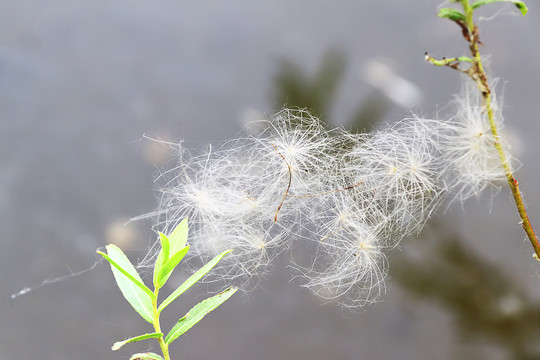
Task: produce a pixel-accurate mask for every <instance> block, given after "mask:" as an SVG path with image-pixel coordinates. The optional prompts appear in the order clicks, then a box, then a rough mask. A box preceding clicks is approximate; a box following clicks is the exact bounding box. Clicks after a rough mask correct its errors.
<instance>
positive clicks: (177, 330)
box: [165, 288, 237, 344]
mask: <svg viewBox="0 0 540 360" xmlns="http://www.w3.org/2000/svg"><path fill="white" fill-rule="evenodd" d="M236 290H237V289H236V288H228V289H227V290H225V291H223V292H220V293H219V294H217V295H215V296H212V297H211V298H208V299H206V300H203V301H201V302H200V303H198V304H197V305H195V306H194V307H193V308H192V309H191V310H189V312H188V313H187V314H186V315H185V316H184V317H183V318H181V319H180V320H179V321H178V323H176V325H175V326H174V327H173V328H172V329H171V331H170V332H169V333H168V334H167V336H165V343H166V344H170V343H172V342H173V341H174V340H176V339H177V338H178V337H179V336H180V335H182V334H183V333H185V332H186V331H188V330H189V329H191V327H193V325H195V324H196V323H198V322H199V321H201V320H202V318H204V316H205V315H206V314H208V313H209V312H211V311H212V310H214V309H215V308H217V307H218V306H219V305H221V304H223V303H224V302H225V301H226V300H227V299H229V298H230V297H231V296H232V295H233V294H234V293H235V292H236Z"/></svg>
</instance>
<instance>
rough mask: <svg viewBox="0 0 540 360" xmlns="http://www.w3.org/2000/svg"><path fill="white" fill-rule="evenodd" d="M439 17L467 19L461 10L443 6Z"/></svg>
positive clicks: (458, 19)
mask: <svg viewBox="0 0 540 360" xmlns="http://www.w3.org/2000/svg"><path fill="white" fill-rule="evenodd" d="M437 16H438V17H442V18H447V19H450V20H453V21H465V14H463V13H462V12H461V11H459V10H456V9H451V8H442V9H440V10H439V13H438V14H437Z"/></svg>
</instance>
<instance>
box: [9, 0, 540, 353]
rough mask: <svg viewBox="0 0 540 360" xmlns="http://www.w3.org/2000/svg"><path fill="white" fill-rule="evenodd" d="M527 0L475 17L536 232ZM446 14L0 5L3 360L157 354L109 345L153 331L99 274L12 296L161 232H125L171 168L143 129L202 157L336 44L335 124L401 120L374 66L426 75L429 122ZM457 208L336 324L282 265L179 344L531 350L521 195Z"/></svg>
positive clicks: (450, 89)
mask: <svg viewBox="0 0 540 360" xmlns="http://www.w3.org/2000/svg"><path fill="white" fill-rule="evenodd" d="M529 3H530V4H529V7H530V13H529V14H528V15H527V16H526V17H524V18H521V17H520V16H517V15H516V14H515V13H514V12H513V9H512V8H511V7H506V8H503V9H504V11H503V12H502V13H501V14H500V15H499V17H497V19H495V20H489V21H488V20H484V21H482V22H481V32H482V41H483V42H484V44H485V46H484V47H483V49H482V51H484V52H485V53H490V54H492V55H493V58H492V67H491V72H492V73H493V74H494V75H496V76H498V77H500V78H501V79H502V81H501V84H504V86H503V87H504V93H505V104H506V105H507V106H506V107H505V110H504V111H505V115H506V123H507V130H508V132H509V134H510V135H511V137H512V139H513V140H512V141H513V146H514V150H515V152H516V153H517V156H518V157H519V159H520V160H521V161H522V162H523V164H524V165H523V167H522V168H521V169H520V170H519V172H518V174H517V175H518V179H520V183H521V187H522V190H523V191H524V193H525V197H526V200H527V203H528V207H529V215H530V216H531V218H532V219H533V223H534V222H536V223H537V224H540V205H539V204H540V189H539V188H538V187H537V186H535V185H536V179H537V178H538V176H539V175H540V174H539V169H540V163H539V161H538V157H537V155H536V154H537V153H538V152H539V151H540V142H538V141H537V137H538V134H539V130H540V123H539V122H538V121H536V118H537V113H538V111H537V107H538V101H537V98H538V94H539V93H540V85H539V84H540V72H539V71H538V69H537V64H538V63H539V62H540V47H539V46H538V40H537V38H538V34H539V33H540V6H539V5H538V4H537V3H536V2H534V1H529ZM437 5H439V4H438V2H436V1H428V0H411V1H406V2H405V1H390V0H381V1H371V2H366V1H341V2H339V3H332V4H330V3H329V2H325V1H307V0H303V1H284V0H281V1H266V2H253V1H247V0H246V1H227V2H225V1H217V0H214V1H204V2H188V1H178V0H176V1H173V0H163V1H159V2H148V1H142V0H130V1H124V0H108V1H104V0H94V1H66V0H48V1H47V0H45V1H37V0H2V1H0V8H1V9H2V11H0V109H1V114H2V115H1V116H2V117H1V120H0V169H1V171H0V241H1V244H2V252H1V253H0V260H1V261H0V264H1V265H0V266H1V267H0V269H1V273H2V276H1V277H0V289H2V290H1V294H2V296H1V297H0V324H1V325H0V359H2V360H3V359H6V360H7V359H20V360H26V359H33V358H40V359H51V360H52V359H55V360H57V359H110V358H115V357H116V358H126V357H128V356H129V354H130V353H132V352H135V351H136V350H145V349H147V348H148V347H147V346H146V345H133V346H131V347H130V348H129V349H126V350H122V351H121V352H120V354H116V353H111V351H110V345H111V344H112V342H113V341H114V340H118V339H122V338H125V337H128V336H131V335H135V334H137V333H140V332H142V331H145V330H147V328H146V327H145V323H144V321H142V320H140V319H138V315H137V314H136V313H135V312H134V311H133V310H132V309H130V308H129V305H128V304H127V303H126V302H125V301H124V300H123V299H122V298H121V295H120V292H119V291H118V290H117V289H116V288H115V285H114V283H113V280H112V276H111V275H110V270H109V268H108V266H106V265H105V264H101V265H100V266H98V267H97V268H96V269H95V270H93V271H91V272H88V273H85V274H83V275H80V276H78V277H74V278H71V279H69V280H67V281H63V282H58V283H54V284H51V285H46V286H43V287H40V288H37V289H36V290H34V291H31V292H30V293H28V294H26V295H24V296H21V297H19V298H17V299H15V300H11V299H10V298H9V295H10V294H12V293H15V292H17V291H19V290H20V289H22V288H24V287H26V286H29V287H35V286H36V285H38V286H39V284H40V283H42V281H43V280H46V279H54V278H56V277H58V276H63V275H66V274H69V273H71V272H78V271H81V270H84V269H87V268H90V267H91V266H92V265H93V264H94V263H95V261H97V260H98V259H97V256H96V255H95V249H96V248H97V247H99V246H103V245H104V244H106V243H107V241H111V239H114V240H116V241H118V242H121V243H122V246H123V247H124V248H125V249H129V250H130V251H129V254H130V255H133V259H134V260H136V259H137V258H138V257H140V256H142V254H144V250H145V248H146V247H147V246H148V244H149V241H150V240H151V239H152V238H153V235H152V233H151V232H150V230H149V228H150V223H145V222H141V223H137V224H134V225H132V226H129V227H124V226H122V225H121V224H123V222H124V221H125V219H128V218H130V217H133V216H137V215H140V214H142V213H145V212H148V211H151V210H152V209H154V208H155V206H156V205H157V200H156V192H155V189H154V185H153V176H154V175H155V173H156V171H157V170H156V167H154V166H153V165H152V164H151V163H152V162H160V161H162V160H163V153H162V152H161V151H160V149H159V147H157V148H156V147H155V146H154V145H152V143H151V142H149V141H146V140H143V136H144V135H145V134H146V135H148V136H152V137H159V138H162V139H169V140H180V139H184V140H185V143H186V144H187V145H188V146H192V147H201V146H204V145H205V144H207V143H209V142H213V143H219V142H220V141H224V140H227V139H229V138H231V137H233V136H234V135H235V134H236V133H237V132H238V131H239V129H240V127H241V124H242V122H243V121H245V120H246V119H247V120H249V119H253V118H256V117H258V116H261V115H262V116H264V115H268V114H271V113H272V112H273V111H275V110H276V109H277V108H279V106H281V104H278V103H277V102H278V101H281V102H287V103H288V104H290V105H296V104H294V103H295V102H296V99H292V95H290V93H288V92H286V91H285V90H286V89H287V87H286V86H284V84H283V82H281V83H280V81H279V74H287V71H286V70H287V68H286V67H287V66H291V64H293V65H292V66H293V68H294V66H296V67H297V68H298V69H300V70H302V71H303V72H304V73H305V78H306V79H311V78H313V77H314V76H315V75H316V73H317V71H318V69H321V66H322V65H321V64H324V59H325V56H327V55H328V54H329V52H331V51H334V52H335V53H338V54H341V55H340V56H342V60H343V62H342V63H341V65H340V67H339V69H338V70H339V72H340V74H341V77H340V81H338V82H336V84H334V89H333V91H332V93H331V95H332V96H331V101H322V103H321V100H320V99H321V98H322V99H323V100H324V99H327V98H326V96H327V95H326V94H327V93H326V92H322V94H323V95H324V96H322V97H321V96H319V97H317V96H318V95H317V96H316V95H313V97H312V98H315V99H316V101H314V103H317V104H319V105H320V108H319V110H320V111H321V112H323V113H324V115H325V117H326V118H327V119H330V121H331V122H333V123H334V124H341V123H344V124H346V123H347V122H348V121H350V120H351V119H355V118H358V116H359V115H358V114H359V109H364V110H365V109H366V106H368V105H371V106H372V108H370V111H371V112H370V111H367V110H366V111H365V112H363V113H362V116H364V118H367V119H370V118H373V123H377V120H381V121H383V122H385V121H387V122H392V121H395V120H397V119H399V118H400V117H403V116H406V115H407V114H408V113H409V109H406V108H404V107H403V106H400V105H399V104H397V103H395V102H394V101H392V100H391V99H388V98H386V97H384V95H383V94H382V92H381V89H383V88H384V86H382V85H381V86H379V88H377V86H378V85H377V84H375V83H374V82H373V81H370V80H369V77H366V74H365V71H366V70H365V69H366V64H370V63H371V64H373V63H374V62H375V63H384V64H386V65H387V66H388V67H389V68H391V69H393V71H394V72H395V74H397V75H399V76H400V77H401V78H403V79H406V80H407V81H409V82H410V83H411V84H414V88H415V89H417V91H418V92H419V94H422V97H421V103H420V104H418V106H416V107H415V108H414V109H415V111H416V112H418V113H421V114H422V113H423V114H432V115H433V114H434V113H435V111H436V109H437V105H438V106H441V105H444V104H445V103H446V102H448V101H449V100H450V99H451V96H452V94H453V93H456V92H457V91H458V89H459V86H460V85H459V84H460V80H459V77H458V76H457V74H455V73H452V72H451V71H450V70H447V69H436V68H433V67H430V66H428V65H427V64H425V63H424V62H423V54H424V52H425V51H426V50H429V51H430V53H432V54H433V55H434V56H438V57H440V56H445V55H446V56H454V55H461V54H463V53H465V51H466V48H465V44H464V42H463V40H462V39H460V38H459V34H458V32H459V31H458V30H457V29H456V27H455V25H454V24H451V23H450V22H449V21H444V20H442V19H438V18H436V16H435V14H436V8H437ZM496 8H497V9H499V8H501V7H500V6H499V7H496ZM495 12H496V11H486V12H485V16H486V17H488V16H490V15H493V14H494V13H495ZM286 64H289V65H286ZM368 69H372V70H371V71H373V68H369V67H368ZM297 72H298V71H297ZM282 80H283V79H282ZM506 81H508V82H506ZM291 82H292V83H293V84H295V85H293V87H294V86H297V88H302V86H304V87H303V88H309V89H312V88H313V86H314V85H313V84H314V83H312V82H309V81H306V82H304V83H302V82H301V81H299V80H298V79H297V78H293V79H292V80H291ZM280 84H281V85H280ZM280 86H281V87H280ZM503 87H501V90H502V88H503ZM328 96H330V95H328ZM317 99H319V100H317ZM377 104H378V105H377ZM375 105H376V106H375ZM402 105H403V104H402ZM366 114H367V115H366ZM463 208H464V209H461V208H459V206H458V207H456V208H453V209H450V211H449V212H448V213H447V214H445V215H441V217H440V218H439V220H438V222H437V225H433V226H432V228H431V229H430V230H428V231H427V233H426V236H423V237H422V238H420V239H411V240H409V241H407V242H404V243H403V250H397V252H396V254H395V257H396V260H395V261H391V268H392V274H393V279H394V280H395V281H390V282H389V288H388V292H387V294H386V296H385V297H384V298H383V299H382V302H381V303H379V304H376V305H374V306H371V307H369V308H367V309H366V310H367V311H364V312H361V313H358V314H343V313H342V312H341V311H340V309H339V308H338V307H337V305H335V304H326V305H321V301H320V300H319V299H317V298H315V297H313V296H311V295H310V294H309V293H308V292H307V291H306V290H304V289H301V288H299V287H298V286H297V284H295V283H289V279H290V278H291V274H292V271H291V270H289V269H287V259H285V258H284V259H281V262H280V263H279V264H277V265H276V269H275V271H274V272H273V273H272V274H271V275H270V276H269V278H268V279H266V280H265V281H263V282H262V284H261V288H260V289H257V290H255V291H253V292H251V293H249V294H247V295H246V296H244V297H242V296H235V297H234V298H233V299H231V300H229V301H228V303H227V304H225V305H224V306H223V307H222V308H220V309H219V310H218V311H216V312H215V313H213V314H212V315H211V316H209V317H208V318H207V319H205V320H204V321H203V322H201V323H200V324H198V325H197V327H195V328H194V329H193V330H191V331H190V333H189V334H187V335H186V336H185V339H183V341H180V342H178V344H175V345H174V346H173V354H176V356H178V358H180V356H181V358H186V359H209V358H215V357H220V358H222V359H260V360H264V359H310V360H314V359H399V360H408V359H411V360H412V359H456V358H466V359H484V358H488V357H489V358H490V359H506V358H509V359H526V358H530V359H533V358H538V357H537V356H538V354H540V352H539V350H540V349H538V346H537V345H536V343H537V341H536V342H535V341H534V340H535V338H534V336H532V337H531V335H535V334H536V335H538V334H540V330H539V329H538V328H539V326H540V325H539V321H540V317H539V316H538V310H536V309H537V308H538V307H539V305H538V304H539V303H540V286H539V285H540V283H539V279H538V265H537V263H535V262H534V260H532V258H531V253H532V249H531V248H530V245H529V244H528V243H527V242H526V241H525V240H524V234H523V233H522V230H521V228H520V226H519V225H518V224H517V215H516V214H515V210H514V208H513V205H512V202H511V197H510V195H509V193H508V191H506V189H505V188H503V190H502V191H501V192H500V193H499V194H497V195H496V196H495V197H494V198H493V200H491V194H486V196H485V197H484V198H482V199H480V201H474V200H473V201H469V202H468V203H466V204H465V205H464V207H463ZM535 220H536V221H535ZM441 224H442V225H441ZM468 274H470V277H469V276H468ZM490 274H493V276H490ZM413 275H414V276H413ZM182 276H185V274H181V273H180V274H179V275H178V276H177V278H176V280H175V281H176V283H178V282H179V281H181V280H182ZM470 278H474V279H475V281H476V282H473V283H472V285H471V284H470V281H469V280H470ZM492 278H495V279H497V280H498V281H495V282H492V281H490V280H489V279H492ZM460 279H461V280H460ZM173 280H174V279H173ZM175 281H173V282H172V283H173V284H174V282H175ZM499 283H500V286H499ZM438 289H439V290H438ZM441 289H442V290H444V289H446V290H447V292H448V293H447V294H444V292H442V293H441V291H440V290H441ZM448 289H452V291H450V290H448ZM497 289H499V290H497ZM501 289H502V290H504V291H502V290H501ZM197 292H198V293H200V294H201V295H200V296H198V295H196V294H197ZM204 292H205V288H204V286H200V287H198V288H194V289H193V291H192V292H191V294H190V296H186V298H185V299H184V300H183V301H180V302H179V303H178V304H177V305H176V306H173V307H171V310H169V313H168V314H166V324H165V326H167V327H168V326H170V325H172V324H173V323H174V322H175V321H176V320H177V318H178V316H179V315H180V314H183V313H184V311H185V310H186V307H190V306H191V305H193V303H194V302H195V301H196V300H200V299H201V298H203V297H204ZM469 292H470V294H469ZM441 294H442V295H441ZM475 299H476V300H475ZM478 299H480V300H482V299H484V300H486V299H487V300H490V301H486V302H484V301H477V300H478ZM495 300H497V301H495ZM482 306H484V307H483V308H482ZM488 306H489V307H488ZM479 309H482V310H485V316H484V312H483V311H482V312H480V311H479ZM490 309H491V310H490ZM472 314H476V315H475V316H473V315H472ZM505 314H506V315H505ZM491 315H493V316H495V315H497V316H499V317H498V318H496V319H492V318H490V316H491ZM466 319H472V320H471V321H470V322H467V321H465V320H466ZM505 331H506V333H505ZM515 334H520V335H519V336H516V335H515ZM521 334H522V336H521ZM505 339H506V340H505ZM536 339H537V338H536ZM180 354H181V355H180Z"/></svg>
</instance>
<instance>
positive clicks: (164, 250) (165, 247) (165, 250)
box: [159, 233, 171, 264]
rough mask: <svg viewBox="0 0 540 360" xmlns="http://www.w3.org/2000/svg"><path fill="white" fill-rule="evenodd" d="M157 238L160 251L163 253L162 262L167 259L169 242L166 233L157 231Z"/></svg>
mask: <svg viewBox="0 0 540 360" xmlns="http://www.w3.org/2000/svg"><path fill="white" fill-rule="evenodd" d="M159 240H160V241H161V252H162V254H163V260H162V261H163V264H164V263H165V262H166V261H167V260H169V250H170V248H171V243H170V242H169V238H168V237H167V235H165V234H163V233H159Z"/></svg>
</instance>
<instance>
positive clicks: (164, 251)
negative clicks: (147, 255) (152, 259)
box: [154, 233, 170, 288]
mask: <svg viewBox="0 0 540 360" xmlns="http://www.w3.org/2000/svg"><path fill="white" fill-rule="evenodd" d="M159 239H160V242H161V250H160V251H159V254H158V257H157V259H156V264H155V265H154V287H155V288H160V286H158V281H157V280H158V274H159V272H160V271H161V268H162V267H163V265H165V263H166V262H167V260H169V250H170V242H169V238H168V237H167V235H165V234H163V233H159Z"/></svg>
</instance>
